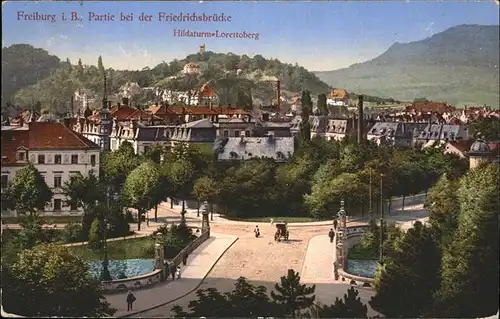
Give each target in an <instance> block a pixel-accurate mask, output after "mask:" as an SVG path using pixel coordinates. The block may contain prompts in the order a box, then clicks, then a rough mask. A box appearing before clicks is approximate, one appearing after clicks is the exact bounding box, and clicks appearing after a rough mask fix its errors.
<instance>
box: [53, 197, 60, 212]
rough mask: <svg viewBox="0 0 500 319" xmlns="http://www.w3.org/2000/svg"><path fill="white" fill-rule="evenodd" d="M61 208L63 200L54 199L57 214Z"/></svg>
mask: <svg viewBox="0 0 500 319" xmlns="http://www.w3.org/2000/svg"><path fill="white" fill-rule="evenodd" d="M61 207H62V200H60V199H54V211H55V212H58V211H61Z"/></svg>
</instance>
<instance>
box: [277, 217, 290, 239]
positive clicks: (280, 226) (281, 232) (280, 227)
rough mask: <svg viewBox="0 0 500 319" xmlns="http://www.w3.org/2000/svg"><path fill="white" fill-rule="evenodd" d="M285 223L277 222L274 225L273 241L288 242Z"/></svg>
mask: <svg viewBox="0 0 500 319" xmlns="http://www.w3.org/2000/svg"><path fill="white" fill-rule="evenodd" d="M289 234H290V233H289V232H288V228H287V223H286V222H284V221H278V222H277V223H276V233H275V234H274V240H275V241H277V242H280V241H281V239H283V240H288V236H289Z"/></svg>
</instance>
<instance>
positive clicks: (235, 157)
mask: <svg viewBox="0 0 500 319" xmlns="http://www.w3.org/2000/svg"><path fill="white" fill-rule="evenodd" d="M229 156H230V157H231V159H238V157H239V156H238V154H236V152H231V153H229Z"/></svg>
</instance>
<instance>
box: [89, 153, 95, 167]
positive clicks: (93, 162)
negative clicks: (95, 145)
mask: <svg viewBox="0 0 500 319" xmlns="http://www.w3.org/2000/svg"><path fill="white" fill-rule="evenodd" d="M90 164H91V165H92V166H95V155H90Z"/></svg>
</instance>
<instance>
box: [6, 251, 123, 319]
mask: <svg viewBox="0 0 500 319" xmlns="http://www.w3.org/2000/svg"><path fill="white" fill-rule="evenodd" d="M2 305H3V306H4V307H5V308H4V309H5V310H6V311H7V312H11V313H16V314H20V315H24V316H29V317H50V316H63V317H103V316H111V315H113V314H114V313H115V312H116V309H113V308H111V307H110V305H109V303H107V302H106V301H105V299H104V297H103V296H102V291H101V288H100V283H99V282H97V281H95V280H93V279H91V278H90V277H89V275H88V266H87V265H86V263H85V262H84V261H83V260H82V259H80V258H78V257H75V256H74V255H72V254H71V252H70V250H69V249H68V248H67V247H63V246H60V245H51V244H43V245H40V246H36V247H34V248H32V249H27V250H23V251H22V252H21V255H20V258H19V260H18V261H17V262H16V263H14V264H13V265H12V267H7V266H6V265H2Z"/></svg>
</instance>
